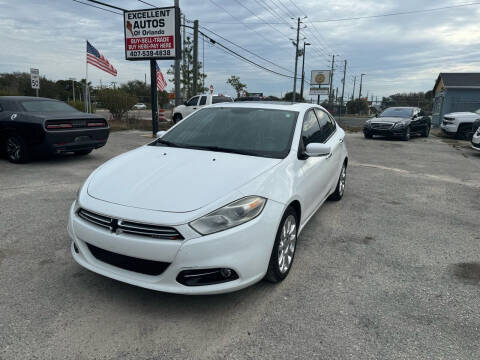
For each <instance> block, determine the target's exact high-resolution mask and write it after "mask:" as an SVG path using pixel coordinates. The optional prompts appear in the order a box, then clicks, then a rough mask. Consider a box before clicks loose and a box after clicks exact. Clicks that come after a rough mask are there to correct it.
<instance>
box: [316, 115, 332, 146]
mask: <svg viewBox="0 0 480 360" xmlns="http://www.w3.org/2000/svg"><path fill="white" fill-rule="evenodd" d="M315 114H316V115H317V118H318V123H319V125H320V131H321V139H322V141H320V142H322V143H323V142H325V141H327V139H328V138H329V137H330V135H331V134H332V133H333V132H334V131H335V127H336V125H335V122H334V121H333V119H332V118H330V116H329V115H328V114H327V113H326V112H325V111H323V110H321V109H317V108H316V109H315Z"/></svg>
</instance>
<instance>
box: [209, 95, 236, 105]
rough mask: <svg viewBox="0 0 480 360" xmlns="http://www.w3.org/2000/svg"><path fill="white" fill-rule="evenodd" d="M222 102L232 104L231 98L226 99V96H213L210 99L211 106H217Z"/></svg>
mask: <svg viewBox="0 0 480 360" xmlns="http://www.w3.org/2000/svg"><path fill="white" fill-rule="evenodd" d="M222 102H233V99H232V98H231V97H226V96H214V97H213V98H212V104H218V103H222Z"/></svg>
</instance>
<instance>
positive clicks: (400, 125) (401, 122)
mask: <svg viewBox="0 0 480 360" xmlns="http://www.w3.org/2000/svg"><path fill="white" fill-rule="evenodd" d="M404 126H405V123H404V122H403V121H399V122H397V123H396V124H395V126H394V127H393V128H394V129H401V128H403V127H404Z"/></svg>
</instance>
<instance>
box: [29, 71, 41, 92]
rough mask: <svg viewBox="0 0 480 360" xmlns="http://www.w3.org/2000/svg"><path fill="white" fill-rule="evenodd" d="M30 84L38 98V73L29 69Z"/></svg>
mask: <svg viewBox="0 0 480 360" xmlns="http://www.w3.org/2000/svg"><path fill="white" fill-rule="evenodd" d="M30 83H31V85H32V89H35V93H36V96H37V97H38V90H39V89H40V71H39V70H38V69H34V68H30Z"/></svg>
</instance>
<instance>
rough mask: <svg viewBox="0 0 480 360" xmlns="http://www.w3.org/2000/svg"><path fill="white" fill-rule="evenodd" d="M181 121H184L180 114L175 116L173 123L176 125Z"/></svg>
mask: <svg viewBox="0 0 480 360" xmlns="http://www.w3.org/2000/svg"><path fill="white" fill-rule="evenodd" d="M180 120H182V115H180V114H175V115H173V123H174V124H176V123H178V122H179V121H180Z"/></svg>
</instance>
